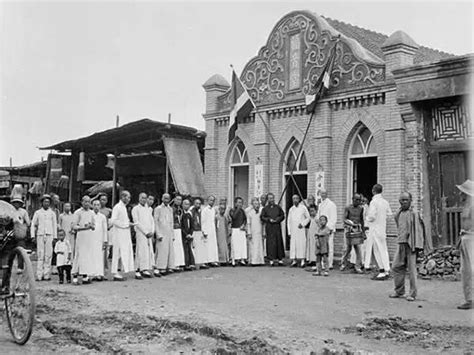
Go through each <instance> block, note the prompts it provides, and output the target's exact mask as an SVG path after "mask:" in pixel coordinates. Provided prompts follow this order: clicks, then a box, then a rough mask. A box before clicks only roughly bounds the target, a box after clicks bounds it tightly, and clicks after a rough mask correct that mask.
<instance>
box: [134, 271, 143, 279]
mask: <svg viewBox="0 0 474 355" xmlns="http://www.w3.org/2000/svg"><path fill="white" fill-rule="evenodd" d="M135 279H137V280H142V279H143V277H142V274H140V271H137V272H136V273H135Z"/></svg>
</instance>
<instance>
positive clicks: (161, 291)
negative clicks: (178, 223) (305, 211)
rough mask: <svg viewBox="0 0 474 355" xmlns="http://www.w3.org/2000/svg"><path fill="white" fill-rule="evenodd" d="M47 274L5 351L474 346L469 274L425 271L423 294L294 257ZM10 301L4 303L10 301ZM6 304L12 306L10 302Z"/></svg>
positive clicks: (395, 350) (453, 349)
mask: <svg viewBox="0 0 474 355" xmlns="http://www.w3.org/2000/svg"><path fill="white" fill-rule="evenodd" d="M53 280H54V281H51V282H41V283H39V284H38V294H39V297H38V309H37V319H38V322H37V324H36V328H35V333H34V335H33V337H32V339H31V341H30V342H29V343H28V344H27V345H26V346H24V347H17V346H16V345H15V344H13V343H11V341H10V340H9V334H8V328H7V324H6V321H5V319H4V317H3V318H2V320H1V323H2V325H1V326H0V349H1V352H2V353H28V352H29V353H39V352H40V353H48V352H49V353H51V352H62V353H94V352H102V353H104V352H106V353H123V354H125V353H165V352H166V353H186V354H187V353H215V354H239V353H252V354H253V353H272V354H279V353H295V352H297V353H306V354H311V353H312V354H369V353H387V354H415V353H416V354H424V353H429V354H432V353H440V354H441V353H442V354H446V353H452V354H462V353H471V352H474V338H473V336H472V334H474V318H473V315H474V313H473V312H470V311H460V310H457V309H456V308H455V306H456V305H457V304H459V303H460V302H461V301H462V297H461V296H462V294H461V284H460V282H448V281H440V280H419V300H417V301H416V302H411V303H410V302H407V301H406V300H404V299H389V298H388V297H387V296H388V294H389V293H390V292H391V291H392V281H391V280H389V281H383V282H378V281H372V280H370V276H369V275H355V274H349V273H341V272H339V271H333V272H332V273H331V275H330V277H314V276H312V275H311V273H309V272H305V271H303V270H301V269H290V268H287V267H276V268H269V267H258V268H251V267H239V268H235V269H234V268H228V267H221V268H216V269H210V270H202V271H195V272H187V273H181V274H174V275H169V276H166V277H163V278H161V279H149V280H132V279H130V280H128V281H126V282H111V281H107V282H101V283H99V282H95V283H93V284H92V285H83V286H71V285H58V284H57V281H56V279H53ZM0 307H2V306H0ZM2 313H3V312H2Z"/></svg>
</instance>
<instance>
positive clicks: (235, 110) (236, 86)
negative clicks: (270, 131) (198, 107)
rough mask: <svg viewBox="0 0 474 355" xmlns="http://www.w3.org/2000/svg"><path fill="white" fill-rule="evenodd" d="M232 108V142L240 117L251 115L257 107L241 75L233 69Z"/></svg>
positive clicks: (230, 119)
mask: <svg viewBox="0 0 474 355" xmlns="http://www.w3.org/2000/svg"><path fill="white" fill-rule="evenodd" d="M231 95H232V109H231V110H230V117H229V132H228V142H229V143H230V142H232V140H233V139H234V138H235V131H237V124H238V121H239V118H245V117H248V115H250V112H252V110H253V109H254V108H255V105H254V103H253V101H252V99H251V98H250V95H249V93H248V92H247V89H246V88H245V87H244V85H243V84H242V82H241V81H240V79H239V77H238V76H237V74H236V73H235V70H232V91H231Z"/></svg>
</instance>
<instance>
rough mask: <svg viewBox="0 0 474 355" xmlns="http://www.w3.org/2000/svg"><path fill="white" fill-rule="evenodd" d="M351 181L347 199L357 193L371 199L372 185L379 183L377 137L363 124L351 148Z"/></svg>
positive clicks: (353, 139) (355, 135)
mask: <svg viewBox="0 0 474 355" xmlns="http://www.w3.org/2000/svg"><path fill="white" fill-rule="evenodd" d="M348 155H349V181H350V186H349V189H348V196H347V200H348V201H351V198H352V196H353V195H354V194H355V193H359V194H362V195H363V196H364V197H366V198H367V199H368V200H369V201H370V199H371V198H372V187H373V186H374V184H376V183H377V178H378V162H377V150H376V146H375V139H374V136H373V135H372V132H370V130H369V129H368V128H367V127H366V126H364V125H362V126H360V127H359V129H358V130H357V131H356V133H355V134H354V137H353V138H352V142H351V146H350V149H349V154H348Z"/></svg>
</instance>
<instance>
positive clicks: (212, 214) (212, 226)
mask: <svg viewBox="0 0 474 355" xmlns="http://www.w3.org/2000/svg"><path fill="white" fill-rule="evenodd" d="M201 218H202V232H203V233H204V234H206V235H207V262H208V263H216V262H218V261H219V252H218V247H217V236H216V210H215V209H214V208H212V207H209V206H206V207H204V208H203V209H202V210H201Z"/></svg>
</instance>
